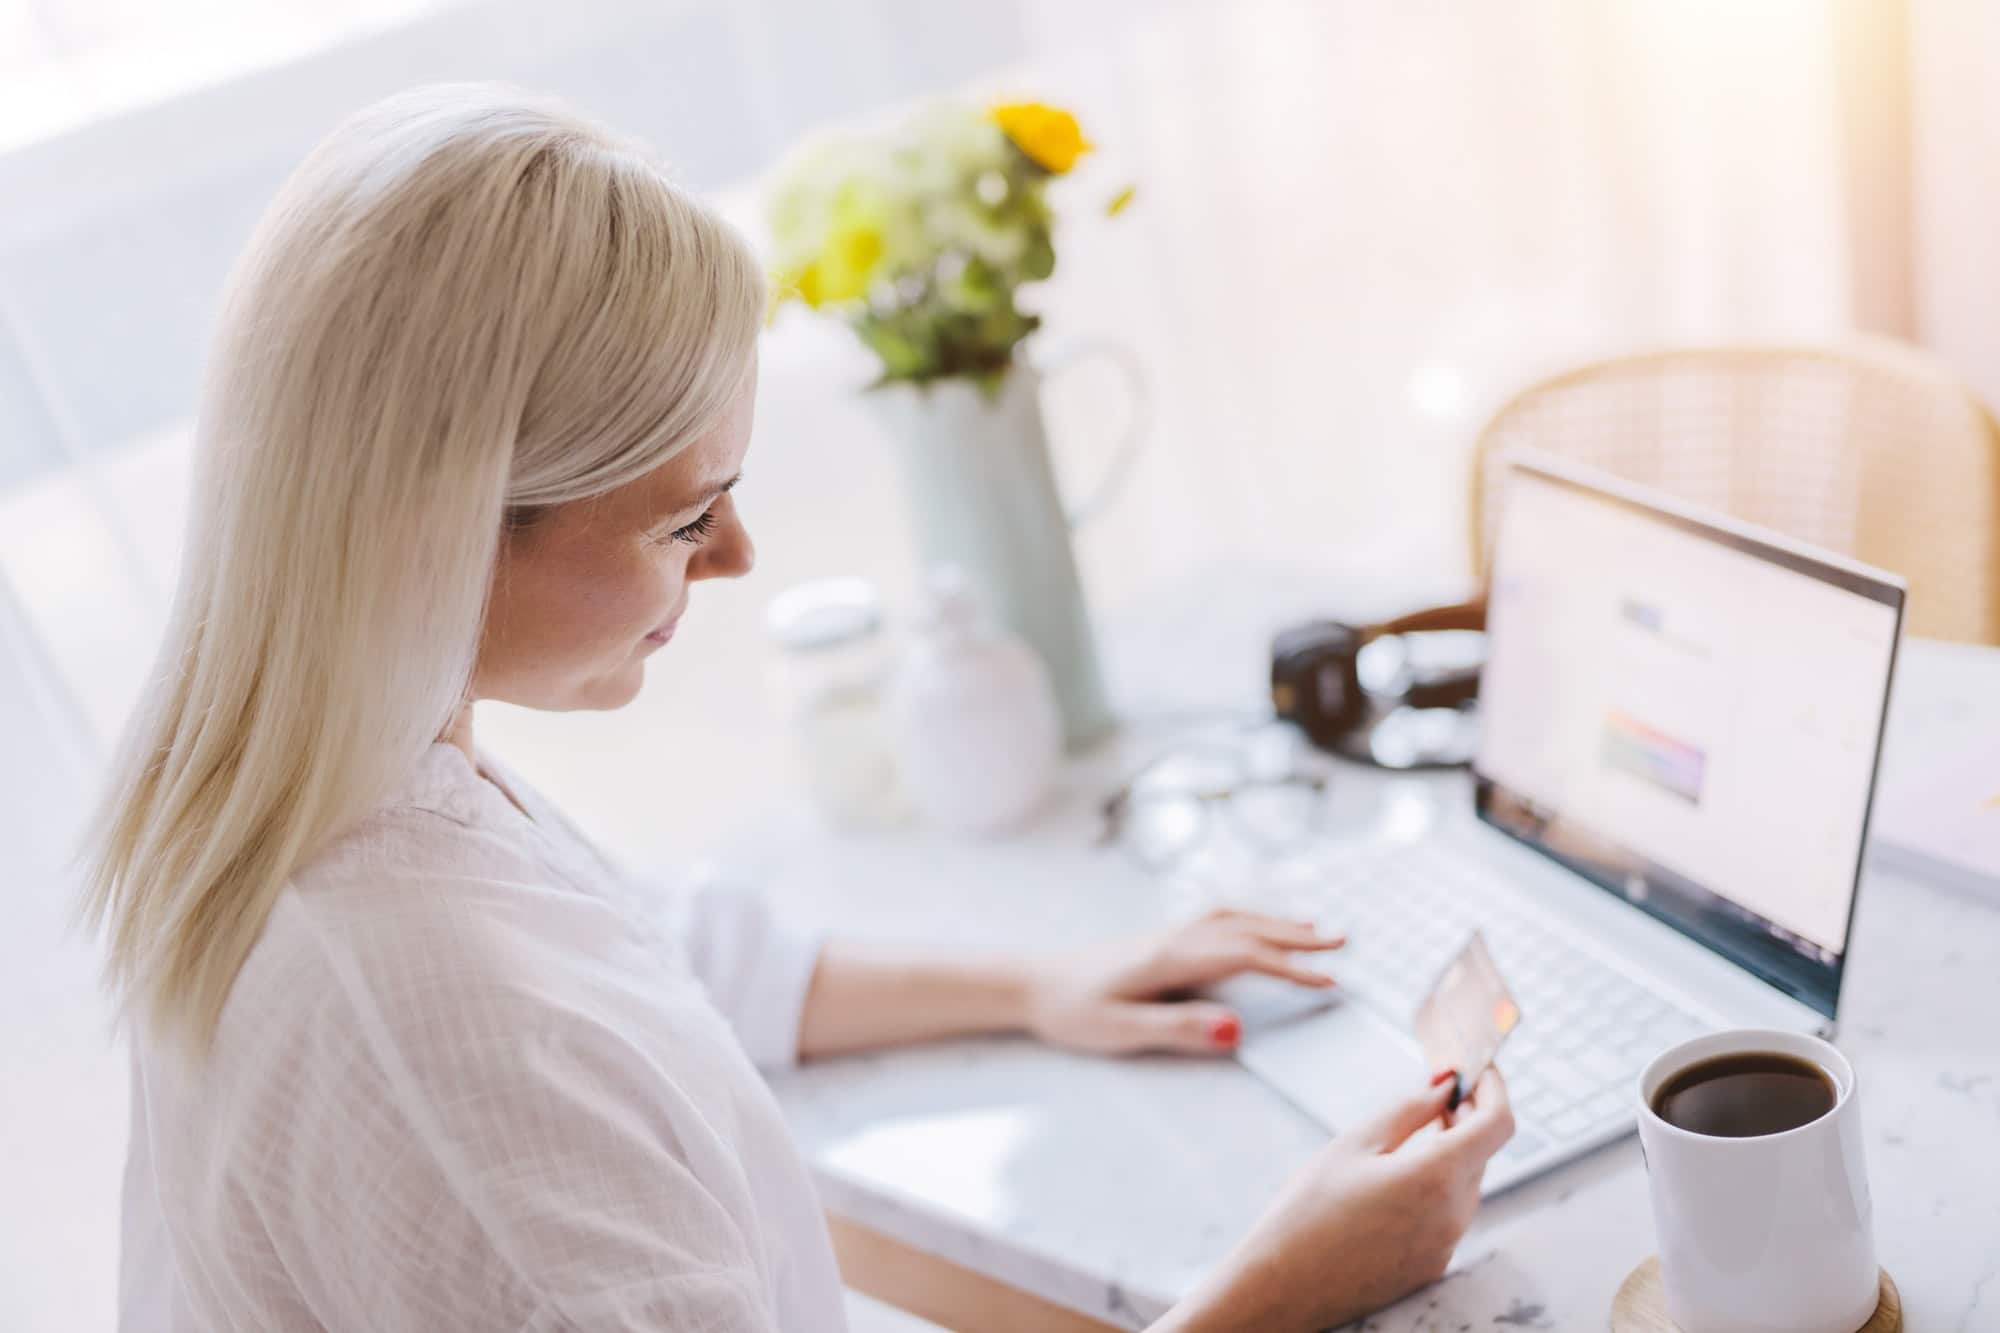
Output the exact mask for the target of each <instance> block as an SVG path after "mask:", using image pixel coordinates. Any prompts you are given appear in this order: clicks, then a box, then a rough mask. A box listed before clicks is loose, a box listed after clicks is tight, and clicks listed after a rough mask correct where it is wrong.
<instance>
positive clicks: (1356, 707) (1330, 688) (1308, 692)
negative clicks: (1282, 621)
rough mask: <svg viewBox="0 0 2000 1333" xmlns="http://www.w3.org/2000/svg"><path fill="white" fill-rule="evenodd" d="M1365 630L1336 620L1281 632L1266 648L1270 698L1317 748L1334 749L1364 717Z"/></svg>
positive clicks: (1365, 704) (1366, 700)
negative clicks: (1362, 671) (1362, 680)
mask: <svg viewBox="0 0 2000 1333" xmlns="http://www.w3.org/2000/svg"><path fill="white" fill-rule="evenodd" d="M1367 641H1368V640H1367V635H1366V633H1365V632H1364V631H1362V630H1360V629H1357V628H1355V627H1354V626H1352V625H1344V624H1341V623H1340V622H1339V621H1335V620H1320V621H1314V622H1313V623H1312V624H1309V625H1301V626H1298V627H1297V628H1295V629H1290V630H1286V631H1285V632H1284V633H1282V634H1280V635H1279V636H1278V638H1277V641H1276V643H1274V644H1273V645H1272V650H1271V703H1272V706H1273V707H1274V709H1275V710H1276V711H1277V714H1278V716H1279V717H1281V718H1284V719H1285V720H1286V721H1289V722H1292V723H1295V724H1296V725H1297V726H1298V728H1299V729H1300V730H1301V731H1303V732H1305V734H1306V738H1307V739H1308V740H1310V741H1311V742H1312V743H1313V744H1314V745H1317V746H1319V747H1320V748H1321V749H1325V750H1331V749H1334V748H1336V746H1337V744H1338V742H1339V741H1341V740H1342V739H1344V738H1346V737H1347V736H1349V735H1351V734H1352V733H1353V732H1354V731H1355V730H1356V728H1358V727H1360V726H1361V725H1362V723H1363V722H1365V721H1366V720H1367V717H1368V711H1369V704H1368V696H1367V695H1366V694H1365V693H1363V692H1362V689H1361V675H1360V660H1361V647H1362V645H1363V644H1364V643H1366V642H1367Z"/></svg>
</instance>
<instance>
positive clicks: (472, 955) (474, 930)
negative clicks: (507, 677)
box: [120, 744, 844, 1333]
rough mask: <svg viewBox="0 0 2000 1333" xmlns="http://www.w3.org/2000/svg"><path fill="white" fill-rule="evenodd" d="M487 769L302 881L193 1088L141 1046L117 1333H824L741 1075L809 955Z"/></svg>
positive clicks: (808, 1257) (250, 964) (464, 773)
mask: <svg viewBox="0 0 2000 1333" xmlns="http://www.w3.org/2000/svg"><path fill="white" fill-rule="evenodd" d="M483 767H485V768H486V771H487V772H488V773H494V774H495V779H496V780H497V781H499V782H501V783H504V784H505V791H503V790H502V789H501V787H499V786H496V785H495V782H494V781H492V780H488V779H487V778H486V777H482V776H481V774H480V773H479V772H478V771H476V770H475V769H474V767H473V765H472V763H471V762H470V761H468V760H467V759H466V757H465V756H464V754H463V753H462V752H461V751H459V750H457V749H455V748H454V747H452V746H449V745H442V744H440V745H437V746H434V747H432V748H431V749H430V751H429V752H428V753H427V754H426V755H425V756H424V759H423V761H422V763H421V764H420V765H419V766H418V769H417V771H416V772H415V773H414V774H412V775H411V778H410V780H409V781H408V782H407V783H406V784H405V786H404V789H403V790H401V791H400V792H398V794H397V795H396V797H395V798H394V799H393V800H391V801H390V802H388V803H387V804H386V805H384V806H383V807H382V808H381V809H380V810H378V811H377V812H376V813H375V814H373V815H372V816H370V817H369V818H368V819H367V820H366V821H364V822H363V823H362V824H361V825H360V826H359V827H357V828H356V829H354V830H353V831H352V832H351V833H349V834H347V835H346V836H344V837H343V838H341V840H340V841H339V842H338V843H337V844H336V845H335V846H333V847H332V848H330V849H329V850H328V851H327V852H326V853H325V854H324V855H322V856H320V857H318V858H317V859H316V860H315V861H314V862H313V863H312V865H311V866H310V867H309V868H308V869H306V870H305V871H304V872H303V873H301V874H300V875H299V876H298V877H297V878H296V880H295V882H294V883H293V885H292V886H290V887H288V888H287V889H286V890H285V891H284V893H283V894H282V895H281V896H280V897H279V899H278V902H277V905H276V907H275V908H274V910H273V911H272V913H271V917H270V921H269V924H268V925H267V926H266V927H265V930H264V933H263V936H262V938H260V939H259V941H258V943H257V945H256V947H255V949H253V950H252V951H251V954H250V957H249V960H248V961H247V962H246V964H245V965H244V968H243V971H242V973H241V974H240V975H239V976H238V978H237V980H236V984H235V988H234V989H233V990H232V991H231V993H230V997H229V1002H228V1004H227V1006H226V1008H225V1010H224V1012H223V1015H222V1022H221V1026H220V1028H219V1030H218V1033H217V1037H216V1041H215V1046H214V1050H213V1052H212V1054H211V1055H210V1057H209V1058H208V1060H207V1062H206V1064H205V1065H204V1066H202V1067H201V1068H200V1069H199V1070H189V1069H187V1068H184V1067H182V1066H181V1065H180V1064H179V1063H178V1062H177V1061H175V1060H173V1059H170V1058H167V1057H166V1055H165V1053H164V1052H159V1051H153V1050H150V1049H148V1048H147V1046H146V1044H145V1043H144V1042H143V1040H142V1041H140V1042H138V1043H137V1049H136V1058H135V1061H134V1064H135V1071H134V1072H135V1076H134V1078H133V1105H132V1144H131V1155H130V1158H129V1160H128V1162H127V1165H126V1173H125V1202H124V1208H125V1224H124V1256H123V1264H122V1269H123V1271H122V1273H121V1292H120V1305H121V1307H122V1312H123V1313H122V1327H123V1328H124V1330H125V1331H126V1333H193V1331H195V1330H201V1331H202V1333H209V1331H212V1330H225V1329H227V1330H245V1331H246V1333H248V1331H250V1330H255V1333H289V1331H290V1330H318V1329H328V1330H336V1331H344V1330H382V1331H384V1333H404V1331H407V1333H419V1331H421V1333H440V1331H444V1330H458V1329H466V1330H480V1331H481V1333H488V1331H493V1333H498V1331H499V1330H524V1331H525V1330H536V1331H537V1333H539V1331H540V1330H554V1329H589V1330H665V1329H673V1330H676V1333H694V1331H695V1330H701V1331H702V1333H771V1331H774V1330H784V1331H785V1333H793V1331H794V1330H797V1331H799V1333H806V1331H808V1330H809V1331H810V1333H821V1331H822V1330H838V1329H840V1328H842V1327H843V1323H844V1320H843V1316H842V1313H841V1292H840V1280H839V1276H838V1273H837V1271H836V1269H835V1267H834V1261H833V1254H832V1250H831V1246H830V1245H829V1243H828V1239H827V1232H826V1226H825V1223H824V1221H823V1219H822V1217H821V1214H820V1210H819V1204H818V1200H817V1199H816V1197H815V1195H814V1192H813V1186H812V1181H811V1178H810V1177H809V1175H808V1174H807V1171H806V1168H805V1165H804V1163H803V1162H802V1161H801V1160H800V1158H799V1155H798V1152H797V1150H796V1149H795V1148H794V1146H793V1145H792V1143H791V1140H790V1139H789V1137H788V1136H787V1134H786V1131H785V1125H784V1122H783V1121H782V1119H781V1118H780V1116H779V1113H778V1108H777V1105H776V1103H775V1102H774V1100H773V1099H772V1097H771V1094H770V1092H769V1090H768V1089H767V1088H766V1087H765V1085H764V1083H763V1080H762V1079H761V1078H759V1077H758V1075H757V1072H756V1070H755V1068H753V1061H754V1062H755V1063H756V1064H759V1065H764V1066H767V1067H769V1066H782V1065H785V1064H788V1063H790V1062H791V1061H792V1060H793V1059H794V1058H795V1056H796V1052H797V1048H798V1021H799V1012H800V1009H801V1007H802V1005H803V1002H804V998H805V990H806V986H807V983H808V982H809V980H810V979H811V974H812V967H813V961H814V959H815V958H816V956H817V953H818V942H817V940H815V939H813V938H810V937H806V936H802V935H799V934H796V933H792V932H787V931H785V930H781V929H779V928H778V927H777V925H776V924H775V923H774V922H773V921H772V920H771V918H770V917H769V916H768V915H766V914H764V913H763V912H762V911H761V909H760V908H759V906H758V904H757V902H756V900H755V899H753V898H750V897H747V896H745V895H742V894H733V893H708V894H684V895H678V896H677V897H676V898H675V899H674V900H673V901H672V902H671V903H670V904H669V903H665V902H661V901H659V900H658V899H657V897H655V898H654V899H653V900H649V899H648V895H646V894H644V893H642V892H641V891H640V890H639V888H638V886H637V885H635V884H633V883H632V882H631V881H629V880H627V879H626V878H624V877H623V876H622V875H620V874H619V872H618V871H616V870H615V869H614V868H613V867H612V866H611V865H609V864H608V863H607V862H606V861H605V860H604V859H603V858H602V857H601V856H600V855H599V854H598V853H597V851H596V850H595V849H594V848H593V847H592V846H591V845H590V843H589V842H588V841H586V840H585V839H584V838H583V836H582V835H581V834H580V833H578V832H577V831H576V830H575V829H574V828H572V827H571V826H570V825H569V824H568V823H567V822H566V821H565V820H564V819H563V818H562V817H561V816H560V815H559V814H558V813H557V812H556V811H555V810H554V809H553V808H552V807H550V806H549V805H548V804H547V802H545V801H543V800H541V799H540V798H539V797H538V796H537V795H536V794H535V793H534V792H533V791H532V790H530V789H528V788H527V787H526V786H524V785H523V784H521V783H520V782H519V781H518V780H516V779H514V778H512V777H511V776H510V775H508V774H507V773H506V772H505V771H504V770H499V771H498V772H497V773H496V771H495V770H494V768H493V767H492V766H491V765H490V764H488V765H483ZM509 795H512V797H513V798H514V800H513V801H510V800H509V799H508V796H509ZM515 802H519V807H520V808H517V807H516V805H515ZM524 810H525V812H526V813H525V814H524V813H523V811H524Z"/></svg>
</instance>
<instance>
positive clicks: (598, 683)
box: [473, 368, 757, 709]
mask: <svg viewBox="0 0 2000 1333" xmlns="http://www.w3.org/2000/svg"><path fill="white" fill-rule="evenodd" d="M756 384H757V376H756V372H755V370H754V368H753V370H752V372H751V374H750V375H749V376H748V377H747V379H746V382H745V384H744V386H743V389H742V390H741V391H740V392H739V393H738V394H737V397H736V399H735V401H734V402H733V403H732V404H731V405H730V407H729V410H728V411H727V412H725V413H724V414H723V417H722V419H721V420H720V421H718V422H717V423H716V425H715V426H714V428H713V429H711V430H710V431H709V432H708V433H707V434H705V435H703V436H701V437H700V438H699V439H697V440H695V442H694V443H692V444H690V445H689V446H687V447H686V448H685V449H683V450H681V452H680V453H678V454H676V455H674V457H673V458H672V459H670V460H668V461H667V462H666V463H664V464H662V465H661V466H660V467H658V468H655V469H654V470H653V471H651V472H649V473H647V474H646V475H645V476H643V477H640V478H639V479H638V480H637V481H634V482H631V483H629V484H627V485H625V486H621V487H619V488H618V489H617V490H614V491H609V492H606V493H605V494H603V495H600V496H598V497H596V498H594V499H590V500H577V501H574V502H572V503H570V504H565V505H557V506H556V507H555V508H553V509H551V510H548V511H546V512H544V513H542V514H540V515H538V516H537V517H536V518H535V520H534V521H533V522H531V523H529V524H528V525H527V526H526V527H523V528H519V529H516V530H514V531H511V532H509V533H508V534H507V536H506V537H505V538H504V539H503V540H502V541H501V545H500V561H499V564H498V566H497V567H496V568H495V570H494V575H493V593H492V598H491V600H490V602H489V604H488V607H487V611H486V624H485V628H484V631H483V632H482V634H481V636H480V642H479V660H478V662H477V664H476V666H475V668H474V671H473V697H474V698H476V699H500V700H504V701H505V702H507V703H513V704H520V705H523V706H524V707H528V708H545V709H569V708H618V707H621V706H623V705H624V704H627V703H629V702H631V700H632V697H633V696H634V695H636V694H637V693H638V692H639V686H640V685H641V684H643V683H644V681H645V663H646V658H647V657H648V656H650V655H651V654H652V653H653V652H654V651H655V650H656V649H659V648H662V647H665V646H666V643H667V641H668V640H669V639H671V638H673V635H674V627H675V626H676V625H677V624H678V623H679V622H680V618H681V615H682V613H683V612H685V611H686V610H687V606H688V588H689V585H691V584H694V583H697V582H699V581H701V580H702V579H719V578H736V577H738V576H739V575H742V574H747V573H749V572H750V566H751V564H752V562H753V561H754V560H755V557H756V552H755V548H754V547H752V545H751V543H750V534H749V533H748V532H747V531H745V530H744V527H743V523H742V520H741V519H739V518H738V517H737V514H736V504H735V501H734V500H732V499H731V498H730V495H729V488H730V487H731V486H733V485H735V483H736V478H737V476H738V475H739V474H740V473H741V471H742V468H743V455H744V452H745V451H746V450H747V449H748V448H749V447H750V421H751V415H752V404H753V401H754V399H755V397H756Z"/></svg>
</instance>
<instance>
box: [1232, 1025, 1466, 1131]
mask: <svg viewBox="0 0 2000 1333" xmlns="http://www.w3.org/2000/svg"><path fill="white" fill-rule="evenodd" d="M1236 1059H1237V1062H1238V1063H1239V1064H1241V1065H1242V1066H1243V1067H1244V1068H1245V1069H1247V1070H1249V1071H1250V1072H1251V1073H1252V1074H1255V1075H1256V1076H1257V1077H1258V1078H1260V1079H1262V1080H1263V1081H1264V1082H1265V1083H1267V1084H1269V1085H1270V1086H1271V1088H1272V1089H1273V1090H1274V1091H1275V1092H1277V1093H1278V1095H1279V1096H1281V1097H1283V1098H1284V1099H1285V1100H1286V1101H1289V1102H1291V1103H1292V1104H1293V1105H1294V1106H1296V1107H1298V1108H1299V1110H1301V1111H1303V1112H1305V1113H1306V1114H1307V1115H1308V1116H1310V1117H1312V1118H1313V1119H1314V1120H1317V1121H1318V1122H1319V1123H1320V1124H1321V1125H1323V1126H1325V1127H1326V1128H1327V1129H1330V1130H1334V1131H1336V1132H1337V1131H1339V1130H1342V1129H1345V1128H1346V1127H1347V1126H1349V1125H1352V1124H1354V1123H1356V1122H1357V1121H1360V1120H1366V1119H1368V1118H1370V1117H1372V1116H1375V1115H1378V1114H1380V1113H1381V1112H1382V1111H1383V1110H1384V1109H1385V1108H1387V1107H1388V1106H1390V1105H1392V1104H1393V1103H1396V1102H1399V1101H1402V1100H1403V1099H1405V1098H1407V1097H1411V1096H1414V1095H1416V1094H1417V1093H1419V1092H1421V1091H1423V1088H1424V1082H1425V1079H1426V1076H1427V1075H1428V1073H1429V1071H1428V1070H1426V1069H1425V1068H1424V1065H1423V1059H1422V1057H1421V1056H1420V1055H1419V1054H1418V1052H1417V1047H1416V1042H1415V1040H1414V1039H1413V1038H1411V1037H1410V1036H1409V1035H1407V1034H1405V1033H1401V1032H1398V1031H1396V1029H1395V1028H1393V1027H1391V1026H1390V1025H1389V1023H1388V1022H1387V1021H1385V1020H1384V1019H1382V1018H1381V1017H1380V1016H1379V1015H1377V1014H1376V1013H1375V1012H1374V1011H1373V1010H1371V1009H1369V1008H1368V1007H1367V1006H1366V1005H1362V1004H1357V1003H1355V1002H1353V1001H1351V1000H1341V1001H1338V1002H1336V1003H1335V1004H1334V1005H1332V1006H1331V1007H1330V1008H1327V1009H1323V1010H1321V1011H1320V1012H1318V1013H1315V1014H1311V1015H1308V1016H1306V1017H1304V1018H1299V1019H1295V1020H1293V1021H1292V1022H1289V1023H1279V1024H1275V1025H1273V1026H1268V1027H1262V1028H1255V1027H1253V1028H1251V1029H1250V1030H1249V1031H1248V1032H1246V1033H1245V1034H1244V1038H1243V1044H1242V1046H1240V1047H1239V1048H1238V1049H1237V1052H1236Z"/></svg>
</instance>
